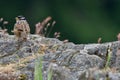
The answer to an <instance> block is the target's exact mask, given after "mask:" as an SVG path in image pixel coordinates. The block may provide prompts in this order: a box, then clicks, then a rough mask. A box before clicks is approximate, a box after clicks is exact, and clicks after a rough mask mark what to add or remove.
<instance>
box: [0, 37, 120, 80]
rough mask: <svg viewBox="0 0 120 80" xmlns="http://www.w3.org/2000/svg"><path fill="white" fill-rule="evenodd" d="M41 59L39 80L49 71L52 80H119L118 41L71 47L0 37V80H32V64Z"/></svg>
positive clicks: (48, 41)
mask: <svg viewBox="0 0 120 80" xmlns="http://www.w3.org/2000/svg"><path fill="white" fill-rule="evenodd" d="M109 50H110V51H111V54H110V55H111V56H110V61H109V64H108V65H107V68H106V63H107V59H108V54H109ZM41 56H42V75H43V80H47V77H48V73H49V71H50V70H52V80H101V79H102V80H106V79H107V80H120V42H119V41H114V42H108V43H103V44H97V43H94V44H74V43H72V42H68V43H64V42H62V41H59V40H58V39H55V38H44V37H41V36H38V35H30V36H29V39H28V40H27V41H26V42H22V41H17V40H16V39H15V37H14V36H13V35H3V36H1V37H0V80H13V79H14V80H34V71H35V61H37V60H39V59H40V58H41ZM40 60H41V59H40Z"/></svg>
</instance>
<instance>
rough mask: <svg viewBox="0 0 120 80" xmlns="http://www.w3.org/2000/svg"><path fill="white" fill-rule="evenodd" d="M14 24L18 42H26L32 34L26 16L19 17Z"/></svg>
mask: <svg viewBox="0 0 120 80" xmlns="http://www.w3.org/2000/svg"><path fill="white" fill-rule="evenodd" d="M15 19H16V23H15V24H14V29H13V31H12V32H13V33H14V35H15V36H16V38H17V39H18V40H22V41H26V40H27V37H28V34H29V33H30V26H29V24H28V22H27V20H26V18H25V17H24V16H21V15H20V16H17V17H16V18H15Z"/></svg>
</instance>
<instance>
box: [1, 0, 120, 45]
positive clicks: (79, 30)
mask: <svg viewBox="0 0 120 80" xmlns="http://www.w3.org/2000/svg"><path fill="white" fill-rule="evenodd" d="M18 15H24V16H25V17H26V18H27V21H28V22H29V24H30V27H31V30H32V31H31V33H34V30H35V27H34V26H35V24H36V23H37V22H39V21H42V20H43V19H45V18H46V17H47V16H52V17H53V19H54V20H56V22H57V23H56V24H55V27H54V29H53V31H52V32H51V34H50V36H49V37H53V33H54V32H61V38H60V39H61V40H64V39H69V40H70V41H72V42H74V43H95V42H97V39H98V38H99V37H101V38H102V41H103V42H106V41H114V40H117V39H116V35H117V34H118V33H119V32H120V0H0V17H3V18H4V19H5V20H7V21H9V24H8V25H7V28H8V29H9V32H10V31H11V30H12V29H13V26H14V23H15V17H16V16H18Z"/></svg>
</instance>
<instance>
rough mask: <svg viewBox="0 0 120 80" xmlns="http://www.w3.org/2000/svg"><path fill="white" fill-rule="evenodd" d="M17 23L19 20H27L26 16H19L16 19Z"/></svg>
mask: <svg viewBox="0 0 120 80" xmlns="http://www.w3.org/2000/svg"><path fill="white" fill-rule="evenodd" d="M15 19H16V21H19V20H26V19H25V17H24V16H21V15H20V16H17V17H16V18H15Z"/></svg>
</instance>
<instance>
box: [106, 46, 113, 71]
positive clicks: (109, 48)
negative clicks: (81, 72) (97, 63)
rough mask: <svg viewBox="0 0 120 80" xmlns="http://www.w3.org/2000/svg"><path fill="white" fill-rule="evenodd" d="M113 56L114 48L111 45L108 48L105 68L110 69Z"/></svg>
mask: <svg viewBox="0 0 120 80" xmlns="http://www.w3.org/2000/svg"><path fill="white" fill-rule="evenodd" d="M111 56H112V49H111V46H108V50H107V61H106V64H105V69H108V68H109V65H110V60H111Z"/></svg>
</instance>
